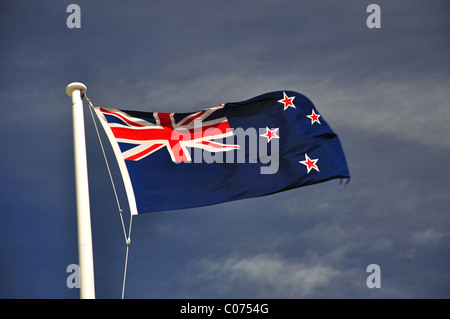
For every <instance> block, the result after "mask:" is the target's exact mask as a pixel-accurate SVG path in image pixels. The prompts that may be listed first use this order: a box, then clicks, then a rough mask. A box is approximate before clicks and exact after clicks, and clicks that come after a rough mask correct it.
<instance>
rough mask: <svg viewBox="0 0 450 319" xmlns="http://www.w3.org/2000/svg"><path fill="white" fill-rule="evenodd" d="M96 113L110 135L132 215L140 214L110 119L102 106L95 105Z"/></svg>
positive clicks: (107, 134)
mask: <svg viewBox="0 0 450 319" xmlns="http://www.w3.org/2000/svg"><path fill="white" fill-rule="evenodd" d="M94 110H95V113H96V114H97V117H98V118H99V120H100V123H101V124H102V126H103V129H104V130H105V133H106V136H108V139H109V142H110V143H111V146H112V148H113V151H114V154H115V155H116V160H117V164H119V169H120V173H121V174H122V179H123V184H124V186H125V192H126V193H127V197H128V205H129V206H130V212H131V215H138V211H137V206H136V198H135V196H134V190H133V185H132V184H131V179H130V175H129V173H128V169H127V166H126V164H125V160H124V159H123V155H122V151H121V150H120V148H119V144H118V143H117V140H116V138H115V137H114V134H113V132H112V130H111V128H110V127H109V125H108V121H107V120H106V118H105V116H104V115H103V113H102V112H101V111H100V107H94Z"/></svg>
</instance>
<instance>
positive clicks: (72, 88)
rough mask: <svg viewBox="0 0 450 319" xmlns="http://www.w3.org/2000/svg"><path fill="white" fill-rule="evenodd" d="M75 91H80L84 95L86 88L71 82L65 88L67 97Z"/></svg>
mask: <svg viewBox="0 0 450 319" xmlns="http://www.w3.org/2000/svg"><path fill="white" fill-rule="evenodd" d="M75 90H80V93H81V94H83V93H86V91H87V88H86V85H84V84H83V83H80V82H72V83H70V84H69V85H68V86H67V87H66V94H67V95H68V96H72V92H73V91H75Z"/></svg>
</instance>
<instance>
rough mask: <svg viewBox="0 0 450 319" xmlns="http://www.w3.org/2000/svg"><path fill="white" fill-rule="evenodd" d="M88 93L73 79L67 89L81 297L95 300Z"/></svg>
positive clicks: (82, 85)
mask: <svg viewBox="0 0 450 319" xmlns="http://www.w3.org/2000/svg"><path fill="white" fill-rule="evenodd" d="M84 92H86V86H85V85H84V84H83V83H78V82H73V83H70V84H69V85H68V86H67V88H66V93H67V95H68V96H70V97H72V114H73V141H74V153H75V155H74V159H75V185H76V199H77V225H78V227H77V229H78V263H79V266H80V298H81V299H94V298H95V285H94V258H93V253H92V234H91V213H90V207H89V185H88V171H87V156H86V141H85V133H84V114H83V101H82V99H81V94H82V93H84Z"/></svg>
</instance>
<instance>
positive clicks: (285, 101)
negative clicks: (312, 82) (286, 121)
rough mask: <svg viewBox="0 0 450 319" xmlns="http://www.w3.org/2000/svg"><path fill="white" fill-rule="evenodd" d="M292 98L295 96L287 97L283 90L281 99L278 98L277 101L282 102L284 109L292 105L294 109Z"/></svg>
mask: <svg viewBox="0 0 450 319" xmlns="http://www.w3.org/2000/svg"><path fill="white" fill-rule="evenodd" d="M294 99H295V96H292V97H288V96H287V95H286V93H285V92H283V98H282V99H281V100H278V103H283V104H284V111H286V109H287V108H288V107H290V106H291V107H293V108H294V109H295V105H294V103H293V102H292V101H294Z"/></svg>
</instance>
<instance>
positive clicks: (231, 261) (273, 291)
mask: <svg viewBox="0 0 450 319" xmlns="http://www.w3.org/2000/svg"><path fill="white" fill-rule="evenodd" d="M199 267H200V268H202V270H203V271H202V274H203V276H204V277H203V278H216V279H217V278H220V282H221V289H222V290H223V292H225V291H226V290H234V288H236V287H237V286H239V287H241V286H246V287H253V288H255V289H252V290H251V291H252V295H251V296H247V297H255V298H268V297H269V298H305V297H310V296H312V295H313V294H314V293H315V292H316V291H317V289H319V288H322V287H324V286H327V285H328V284H330V282H331V281H332V280H333V278H335V277H336V276H338V275H339V274H340V272H339V271H338V270H335V269H333V268H332V267H330V266H325V265H322V264H320V263H316V264H306V263H302V262H297V261H291V260H287V259H283V258H280V257H278V256H275V255H271V254H265V253H264V254H259V255H255V256H249V257H243V258H238V257H231V258H228V259H227V260H225V261H222V260H209V259H203V260H202V261H201V262H200V263H199ZM255 292H257V295H254V293H255Z"/></svg>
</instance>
